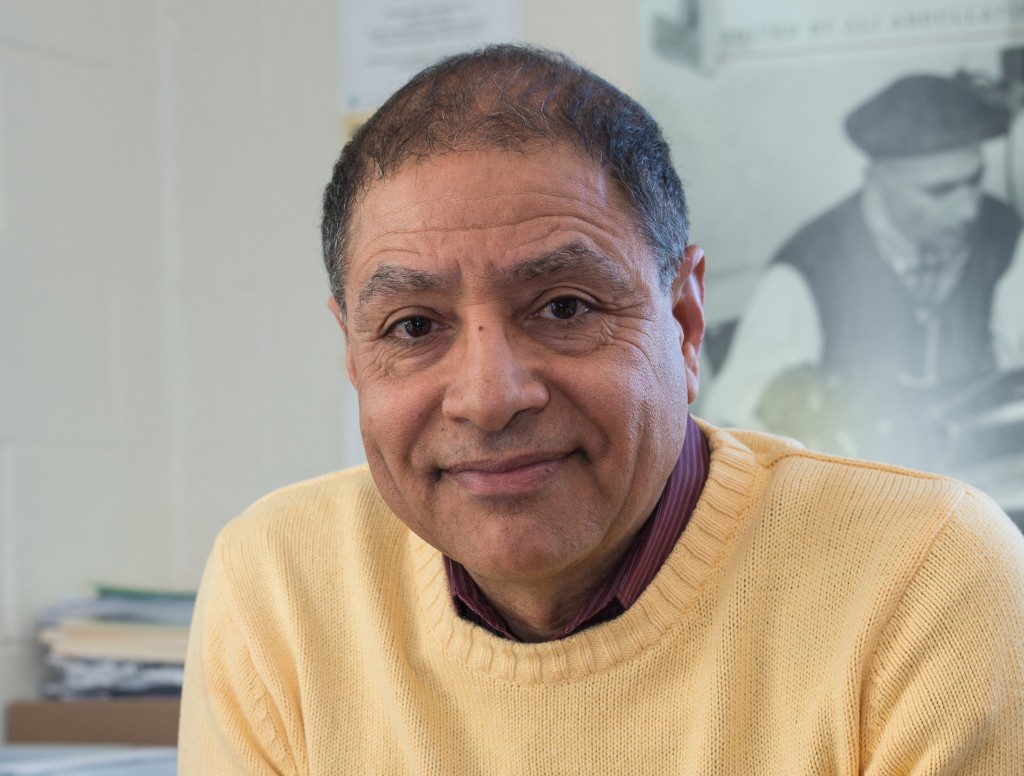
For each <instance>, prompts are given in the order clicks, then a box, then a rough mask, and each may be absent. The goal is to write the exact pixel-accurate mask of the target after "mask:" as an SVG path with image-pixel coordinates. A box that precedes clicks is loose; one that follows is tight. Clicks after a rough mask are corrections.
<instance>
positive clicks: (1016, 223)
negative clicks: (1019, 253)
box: [978, 194, 1021, 236]
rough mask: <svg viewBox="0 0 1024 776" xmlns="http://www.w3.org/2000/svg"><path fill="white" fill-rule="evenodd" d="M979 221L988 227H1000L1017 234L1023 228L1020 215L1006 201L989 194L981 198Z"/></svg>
mask: <svg viewBox="0 0 1024 776" xmlns="http://www.w3.org/2000/svg"><path fill="white" fill-rule="evenodd" d="M978 223H979V224H981V225H983V226H984V227H985V228H987V229H993V228H994V229H998V230H1002V231H1006V232H1009V233H1011V234H1013V235H1014V236H1016V234H1017V233H1018V232H1019V231H1020V229H1021V220H1020V216H1018V215H1017V213H1016V211H1015V210H1014V209H1013V208H1011V207H1010V206H1009V205H1007V204H1006V203H1005V202H1002V201H1001V200H998V199H996V198H995V197H992V196H990V195H988V194H985V195H983V196H982V198H981V209H980V211H979V213H978Z"/></svg>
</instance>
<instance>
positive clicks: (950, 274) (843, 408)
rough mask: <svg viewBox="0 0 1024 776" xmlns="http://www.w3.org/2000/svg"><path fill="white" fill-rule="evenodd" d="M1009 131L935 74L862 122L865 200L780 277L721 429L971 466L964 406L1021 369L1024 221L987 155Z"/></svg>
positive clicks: (737, 372) (823, 224) (802, 247)
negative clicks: (989, 180)
mask: <svg viewBox="0 0 1024 776" xmlns="http://www.w3.org/2000/svg"><path fill="white" fill-rule="evenodd" d="M1008 123H1009V113H1008V111H1007V110H1006V108H1005V107H1001V106H999V105H997V104H994V103H992V102H989V101H988V100H986V99H985V98H984V97H983V96H982V95H980V94H979V93H977V92H976V90H975V88H974V87H973V86H972V85H971V84H970V83H969V82H968V81H966V80H963V79H961V78H953V79H950V78H943V77H939V76H931V75H914V76H908V77H905V78H901V79H899V80H897V81H896V82H895V83H893V84H892V85H891V86H889V87H887V88H886V89H885V90H883V91H882V92H881V93H879V94H877V95H875V96H874V97H872V98H871V99H869V100H868V101H867V102H865V103H864V104H863V105H861V106H860V107H858V108H857V109H856V110H854V111H853V112H852V113H851V114H850V115H849V117H848V118H847V121H846V130H847V133H848V135H849V136H850V139H851V140H852V141H853V142H854V143H855V144H856V145H857V146H858V148H859V149H860V150H861V151H863V152H864V153H865V154H866V155H867V156H868V158H869V160H870V161H869V165H868V168H867V176H866V181H865V184H864V187H863V188H862V189H861V190H860V191H858V192H856V193H855V194H854V195H852V196H850V197H849V198H847V199H846V200H844V201H843V202H842V203H840V204H839V205H837V206H836V207H834V208H832V209H831V210H830V211H828V212H827V213H825V214H824V215H822V216H820V217H819V218H816V219H815V220H814V221H813V222H812V223H810V224H808V225H806V226H805V227H803V228H802V229H800V230H799V232H798V233H797V234H796V235H795V236H794V237H793V238H792V239H791V240H789V242H788V243H787V244H786V245H785V246H784V247H783V248H782V249H781V250H780V251H779V253H778V254H777V255H776V257H775V258H774V259H773V260H772V262H771V263H770V264H769V267H768V270H767V272H766V274H765V276H764V278H763V279H762V282H761V284H760V287H759V289H758V291H757V292H756V293H755V295H754V298H753V300H752V301H751V304H750V306H749V307H748V309H747V311H746V313H745V314H744V316H743V319H742V321H741V322H740V324H739V326H738V328H737V331H736V335H735V338H734V341H733V343H732V347H731V349H730V352H729V355H728V358H727V360H726V362H725V364H724V365H723V368H722V371H721V373H720V375H719V377H718V379H717V380H716V381H715V383H714V385H713V386H712V388H711V391H710V394H709V396H708V400H707V402H706V405H705V406H704V408H703V409H704V411H705V413H706V414H707V416H708V417H709V418H711V419H713V420H715V421H716V422H721V423H727V424H738V425H744V426H753V427H761V428H765V429H767V430H770V431H775V432H779V433H784V434H789V435H793V436H796V437H798V438H800V439H802V440H803V441H805V442H807V443H808V444H810V445H812V446H815V447H820V448H822V449H827V450H833V451H835V452H840V453H845V454H851V455H862V456H871V457H880V458H883V459H885V460H890V461H893V462H898V463H903V464H906V465H914V466H927V467H946V468H948V467H949V466H951V465H952V464H953V463H954V462H955V461H956V460H957V459H958V458H961V459H962V458H963V456H962V455H958V451H957V450H956V449H955V446H954V445H953V444H952V443H951V440H950V439H949V438H948V435H947V433H946V426H945V423H946V421H947V420H948V419H949V418H950V417H951V415H952V413H953V411H954V410H955V409H956V406H957V400H958V399H959V398H961V397H965V396H967V395H969V394H971V393H972V392H973V391H974V389H975V388H976V387H977V386H978V385H980V384H983V383H984V382H985V381H987V380H990V379H991V376H992V375H994V373H995V372H996V369H997V367H1003V368H1004V369H1005V368H1010V367H1014V366H1020V365H1021V364H1020V363H1013V361H1012V358H1013V357H1012V356H1011V355H1009V354H1010V353H1011V352H1012V351H1016V350H1019V342H1020V338H1021V336H1022V335H1024V317H1021V316H1020V315H1019V314H1015V315H1013V316H1007V315H1006V314H1005V310H1006V308H1007V307H1008V304H1007V303H1008V302H1009V305H1011V306H1012V308H1013V309H1014V311H1015V313H1016V309H1017V308H1018V307H1019V297H1018V295H1019V291H1020V289H1019V283H1017V284H1007V283H1004V282H1003V279H1004V276H1006V275H1007V268H1008V267H1009V265H1010V263H1011V258H1012V256H1013V252H1014V245H1015V244H1016V242H1017V238H1018V235H1019V233H1020V221H1019V219H1018V218H1017V216H1016V214H1015V213H1013V211H1011V210H1010V209H1009V208H1008V207H1007V206H1006V205H1004V204H1002V203H1001V202H999V201H998V200H996V199H994V198H992V197H990V196H988V195H986V194H984V193H982V191H981V181H982V174H983V170H984V167H983V162H982V152H981V144H982V143H983V142H984V141H986V140H988V139H990V138H994V137H997V136H1000V135H1002V134H1004V133H1005V132H1006V130H1007V125H1008ZM1000 360H1001V361H1002V363H1000ZM1015 433H1018V434H1019V432H1015ZM960 444H961V446H963V445H964V443H963V442H961V443H960ZM962 452H964V451H962V450H961V451H959V453H962Z"/></svg>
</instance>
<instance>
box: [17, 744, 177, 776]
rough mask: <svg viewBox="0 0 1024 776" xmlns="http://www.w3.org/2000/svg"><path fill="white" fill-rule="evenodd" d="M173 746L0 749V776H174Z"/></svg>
mask: <svg viewBox="0 0 1024 776" xmlns="http://www.w3.org/2000/svg"><path fill="white" fill-rule="evenodd" d="M177 763H178V756H177V751H176V750H175V749H174V748H173V747H145V746H140V747H125V746H30V745H7V746H0V776H175V772H176V770H177Z"/></svg>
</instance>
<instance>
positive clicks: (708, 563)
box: [409, 420, 757, 684]
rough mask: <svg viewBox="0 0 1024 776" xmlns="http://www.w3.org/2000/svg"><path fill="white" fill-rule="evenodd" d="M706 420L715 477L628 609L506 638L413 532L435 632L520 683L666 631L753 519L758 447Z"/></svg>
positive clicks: (569, 673)
mask: <svg viewBox="0 0 1024 776" xmlns="http://www.w3.org/2000/svg"><path fill="white" fill-rule="evenodd" d="M698 425H700V427H701V430H702V431H703V432H704V435H705V436H706V437H707V441H708V446H709V447H710V450H711V467H710V470H709V472H708V479H707V484H706V485H705V487H704V491H703V493H702V495H701V497H700V500H699V501H698V502H697V506H696V508H695V509H694V511H693V515H692V516H691V518H690V522H689V524H688V525H687V527H686V530H685V531H683V534H682V536H680V538H679V541H678V542H676V546H675V548H674V549H673V550H672V553H671V554H670V555H669V557H668V559H667V560H666V561H665V563H664V565H663V566H662V567H661V570H660V571H659V572H658V574H657V576H656V577H655V578H654V580H653V581H652V582H651V584H650V585H649V586H648V587H647V589H646V590H645V591H644V592H643V594H642V595H641V596H640V598H639V599H637V601H636V603H635V604H633V606H632V607H631V608H630V609H629V610H628V611H627V612H625V613H624V614H623V615H621V616H620V617H618V618H616V619H614V620H612V621H610V622H607V623H604V624H602V625H599V626H596V627H594V628H590V629H587V630H585V631H582V632H580V633H577V634H575V635H573V636H570V637H568V638H566V639H563V640H561V641H553V642H544V643H538V644H524V643H518V642H512V641H508V640H507V639H502V638H500V637H497V636H494V635H492V634H491V633H489V632H487V631H486V630H484V629H483V628H481V627H479V626H477V625H473V624H471V623H469V622H467V621H466V620H463V619H462V618H460V617H459V616H458V614H457V613H456V611H455V607H454V605H453V604H452V601H451V596H450V595H449V590H448V580H447V577H446V576H445V572H444V565H443V563H442V558H441V554H440V553H439V552H438V551H437V550H436V549H434V548H433V547H431V546H430V545H428V544H426V543H425V542H423V541H422V540H421V539H419V538H418V537H417V536H416V535H415V534H413V533H411V532H410V533H409V540H410V542H412V545H413V546H412V548H411V549H412V559H413V563H414V574H415V579H416V586H417V591H418V594H419V597H420V600H419V602H418V603H419V610H420V612H421V616H422V617H423V618H424V619H423V622H424V624H425V626H426V630H427V638H428V639H429V640H430V641H431V642H432V643H433V645H434V646H435V647H436V648H439V649H440V650H441V651H442V652H444V653H445V654H446V655H447V657H448V658H449V659H451V660H453V661H455V662H457V663H460V664H462V665H464V666H465V667H466V668H467V669H469V670H470V671H473V672H476V673H480V674H486V675H490V676H491V677H493V678H495V679H499V680H504V681H509V682H514V683H517V684H541V683H544V684H548V683H557V682H570V681H576V680H579V679H582V678H585V677H586V676H588V675H591V674H594V673H600V672H602V671H605V670H608V669H610V668H612V667H614V666H615V665H618V664H620V663H622V662H624V661H628V660H630V659H631V658H633V657H635V656H637V655H638V654H640V653H641V652H643V651H644V650H646V649H647V648H649V647H651V646H652V645H654V644H656V643H657V642H658V641H660V640H661V639H662V638H664V637H665V636H666V635H667V634H669V633H670V632H671V631H672V630H674V629H675V627H676V626H677V625H678V624H679V623H680V622H682V620H683V618H684V616H685V615H686V613H687V612H688V611H689V610H690V609H691V607H692V606H693V604H694V602H695V600H696V598H697V597H698V595H699V594H700V592H701V590H702V588H703V587H704V586H705V584H706V583H707V581H708V579H709V578H710V577H711V575H712V574H713V573H714V572H715V570H716V569H718V568H719V567H720V566H721V565H722V562H723V560H724V558H725V557H726V556H727V554H728V551H729V547H730V545H731V540H732V538H733V536H734V535H735V533H736V529H737V526H738V525H740V524H741V523H742V522H744V521H745V518H746V515H747V512H748V509H749V504H748V502H749V499H750V495H751V493H752V492H753V487H752V485H753V478H754V476H755V474H756V469H757V466H756V464H755V461H754V457H753V454H752V452H751V451H750V450H749V449H747V448H746V447H744V446H743V445H742V444H740V443H739V442H738V441H737V440H736V439H735V438H733V437H732V436H731V435H730V434H728V433H727V432H725V431H722V430H719V429H716V428H714V427H713V426H709V425H707V424H705V423H703V422H702V421H700V420H698Z"/></svg>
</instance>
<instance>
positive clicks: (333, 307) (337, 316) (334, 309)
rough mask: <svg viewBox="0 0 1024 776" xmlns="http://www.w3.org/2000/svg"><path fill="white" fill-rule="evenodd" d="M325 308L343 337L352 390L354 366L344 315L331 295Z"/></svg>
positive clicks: (354, 375) (346, 367)
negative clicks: (331, 315) (336, 323)
mask: <svg viewBox="0 0 1024 776" xmlns="http://www.w3.org/2000/svg"><path fill="white" fill-rule="evenodd" d="M327 307H328V308H329V309H330V311H331V313H332V314H333V315H334V320H336V321H337V322H338V326H339V327H340V328H341V333H342V334H344V335H345V369H346V370H347V371H348V381H349V382H350V383H352V387H353V388H354V387H355V385H356V366H355V362H354V361H353V360H352V347H351V343H350V342H349V339H348V324H347V323H346V322H345V313H343V312H342V311H341V305H339V304H338V300H337V299H335V298H334V296H333V295H332V296H331V298H330V299H328V300H327Z"/></svg>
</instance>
